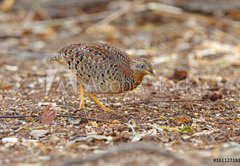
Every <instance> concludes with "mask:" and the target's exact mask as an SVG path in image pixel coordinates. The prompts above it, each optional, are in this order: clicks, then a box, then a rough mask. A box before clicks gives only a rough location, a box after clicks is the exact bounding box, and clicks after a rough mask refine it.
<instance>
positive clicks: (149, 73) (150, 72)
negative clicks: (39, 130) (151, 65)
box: [145, 70, 156, 78]
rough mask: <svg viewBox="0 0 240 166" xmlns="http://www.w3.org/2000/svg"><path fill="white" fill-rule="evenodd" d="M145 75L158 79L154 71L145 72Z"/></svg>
mask: <svg viewBox="0 0 240 166" xmlns="http://www.w3.org/2000/svg"><path fill="white" fill-rule="evenodd" d="M145 73H146V74H148V75H151V76H153V77H155V78H156V74H155V73H154V72H153V71H152V70H151V71H148V70H145Z"/></svg>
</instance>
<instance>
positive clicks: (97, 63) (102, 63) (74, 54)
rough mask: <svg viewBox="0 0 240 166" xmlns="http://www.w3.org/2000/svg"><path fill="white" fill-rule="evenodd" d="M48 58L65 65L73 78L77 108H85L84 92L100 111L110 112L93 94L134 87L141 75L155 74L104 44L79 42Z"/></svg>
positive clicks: (144, 61)
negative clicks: (77, 102)
mask: <svg viewBox="0 0 240 166" xmlns="http://www.w3.org/2000/svg"><path fill="white" fill-rule="evenodd" d="M58 53H59V54H58V55H57V56H53V57H51V58H50V59H49V60H50V61H57V62H58V63H60V64H63V65H65V67H66V68H68V69H69V70H70V71H72V73H73V75H74V76H75V77H76V79H77V83H78V86H79V90H80V93H79V94H80V96H79V97H80V104H79V109H80V110H84V109H85V100H84V96H85V94H86V95H88V96H89V97H90V98H91V99H92V100H93V101H94V102H95V103H96V104H97V105H98V106H99V107H100V108H101V109H102V110H103V111H106V112H114V111H113V110H112V109H110V108H108V107H106V106H105V105H104V104H103V103H102V102H100V101H99V100H98V99H97V97H96V96H95V94H120V93H124V92H127V91H131V90H134V89H135V88H136V87H138V86H139V85H140V84H141V82H142V80H143V78H144V76H145V75H151V76H154V77H156V75H155V73H154V71H153V67H152V65H151V63H150V62H149V61H148V60H147V59H145V58H140V57H130V56H129V55H128V54H127V53H126V52H125V51H123V50H121V49H120V48H116V47H114V46H112V45H110V44H107V43H97V42H80V43H73V44H68V45H66V46H64V47H62V48H61V49H60V50H59V52H58Z"/></svg>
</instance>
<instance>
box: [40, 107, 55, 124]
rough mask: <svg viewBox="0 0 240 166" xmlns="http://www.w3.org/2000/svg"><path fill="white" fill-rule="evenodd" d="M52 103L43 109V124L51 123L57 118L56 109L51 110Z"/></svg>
mask: <svg viewBox="0 0 240 166" xmlns="http://www.w3.org/2000/svg"><path fill="white" fill-rule="evenodd" d="M51 107H52V104H49V105H47V106H46V107H45V109H44V110H43V113H42V116H41V122H42V124H44V125H45V124H46V125H49V124H50V123H52V122H53V120H54V119H55V118H56V116H57V115H56V113H55V112H54V111H51V110H50V109H51Z"/></svg>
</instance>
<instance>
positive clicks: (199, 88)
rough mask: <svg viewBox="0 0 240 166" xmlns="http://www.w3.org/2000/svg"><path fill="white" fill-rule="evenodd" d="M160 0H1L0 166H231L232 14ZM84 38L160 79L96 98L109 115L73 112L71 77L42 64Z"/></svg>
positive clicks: (238, 47)
mask: <svg viewBox="0 0 240 166" xmlns="http://www.w3.org/2000/svg"><path fill="white" fill-rule="evenodd" d="M163 2H165V1H137V0H135V1H107V0H101V1H96V0H91V1H81V3H79V2H77V1H74V0H70V1H68V2H67V1H62V0H59V1H58V2H56V1H55V0H53V1H48V0H45V1H42V2H40V1H37V2H36V3H30V2H29V1H27V0H19V1H17V2H15V3H14V4H13V6H12V5H10V6H9V7H8V6H6V5H5V6H4V7H3V4H2V7H1V9H2V11H3V12H0V41H1V42H0V164H1V165H16V164H19V165H87V166H88V165H119V166H120V165H164V166H165V165H166V166H168V165H239V163H240V128H239V125H240V103H239V97H240V96H239V94H240V79H239V78H240V72H239V70H240V54H239V53H240V44H239V43H240V42H239V39H240V22H239V21H240V12H239V8H238V6H237V5H233V6H231V5H229V6H230V7H229V8H227V7H226V8H227V9H226V8H221V10H217V9H218V8H217V7H218V6H217V5H216V8H217V9H214V7H213V9H212V10H210V9H208V10H207V9H206V8H204V7H205V6H206V4H205V5H202V6H201V5H199V8H198V9H195V8H194V9H192V8H190V7H191V5H190V7H189V6H188V5H187V6H184V5H186V4H178V3H177V2H181V1H172V2H176V4H175V5H176V6H175V7H174V6H170V5H174V4H166V3H163ZM221 2H223V1H221ZM231 2H232V3H233V2H235V1H234V0H233V1H229V4H231ZM203 4H204V3H203ZM223 4H224V3H223ZM233 4H234V3H233ZM212 5H213V6H214V4H212ZM193 6H194V5H193ZM234 7H235V8H234ZM204 9H206V10H207V12H206V11H205V10H204ZM82 41H89V42H107V43H110V44H112V45H113V46H116V47H119V48H122V49H123V50H125V51H126V52H127V53H128V54H129V55H131V56H139V57H145V58H148V59H149V60H150V61H151V63H152V64H153V68H154V71H155V73H156V75H157V78H153V77H149V76H147V77H145V79H144V81H143V83H142V84H141V85H140V86H139V87H138V88H137V89H136V90H134V91H131V92H127V93H124V94H119V95H98V98H99V99H100V100H101V101H102V102H103V103H104V104H105V105H106V106H108V107H110V108H112V109H113V110H115V111H116V114H113V113H106V112H104V111H102V110H101V109H100V108H99V107H98V106H96V105H95V104H94V103H93V102H92V101H91V100H90V99H89V98H86V107H87V109H86V110H85V111H83V110H78V109H77V108H78V106H79V94H78V87H77V86H76V84H75V82H74V79H73V77H72V76H71V74H70V73H69V71H67V70H65V68H64V67H63V66H61V65H59V64H56V63H52V62H48V61H47V59H48V58H49V57H51V56H53V55H56V54H57V51H58V50H59V49H60V48H61V46H63V45H65V44H67V43H77V42H82ZM219 158H222V159H224V161H222V162H221V161H219V160H220V159H219Z"/></svg>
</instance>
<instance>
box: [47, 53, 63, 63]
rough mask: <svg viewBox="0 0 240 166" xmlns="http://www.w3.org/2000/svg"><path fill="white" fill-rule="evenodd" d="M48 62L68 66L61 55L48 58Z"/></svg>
mask: <svg viewBox="0 0 240 166" xmlns="http://www.w3.org/2000/svg"><path fill="white" fill-rule="evenodd" d="M48 61H50V62H53V61H56V62H58V63H60V64H66V62H65V60H64V58H63V57H62V56H61V55H57V56H53V57H50V58H48Z"/></svg>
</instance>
